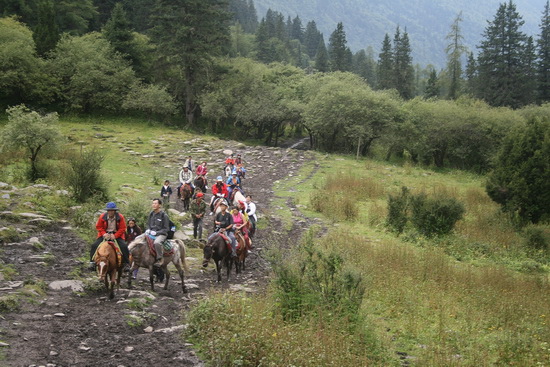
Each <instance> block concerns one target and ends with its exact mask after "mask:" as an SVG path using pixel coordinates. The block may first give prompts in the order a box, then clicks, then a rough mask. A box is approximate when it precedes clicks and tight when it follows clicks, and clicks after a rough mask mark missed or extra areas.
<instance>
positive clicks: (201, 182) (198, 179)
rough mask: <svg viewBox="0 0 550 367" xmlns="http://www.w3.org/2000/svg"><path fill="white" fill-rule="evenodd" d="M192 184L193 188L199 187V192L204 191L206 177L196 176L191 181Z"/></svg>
mask: <svg viewBox="0 0 550 367" xmlns="http://www.w3.org/2000/svg"><path fill="white" fill-rule="evenodd" d="M193 185H195V190H198V189H200V190H201V192H206V189H205V186H206V179H205V178H204V177H203V176H197V177H196V178H195V180H194V181H193Z"/></svg>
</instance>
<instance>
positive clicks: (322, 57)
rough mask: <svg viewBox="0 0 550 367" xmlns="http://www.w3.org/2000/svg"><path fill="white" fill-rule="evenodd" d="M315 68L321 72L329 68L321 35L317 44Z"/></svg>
mask: <svg viewBox="0 0 550 367" xmlns="http://www.w3.org/2000/svg"><path fill="white" fill-rule="evenodd" d="M315 69H317V70H319V71H320V72H322V73H326V72H327V71H329V70H330V66H329V59H328V52H327V47H326V46H325V40H324V39H323V37H321V40H320V41H319V45H318V46H317V55H315Z"/></svg>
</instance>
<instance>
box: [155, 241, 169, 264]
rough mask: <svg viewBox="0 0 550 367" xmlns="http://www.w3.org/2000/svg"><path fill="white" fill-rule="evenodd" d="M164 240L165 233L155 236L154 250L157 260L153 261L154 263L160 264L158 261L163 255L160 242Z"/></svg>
mask: <svg viewBox="0 0 550 367" xmlns="http://www.w3.org/2000/svg"><path fill="white" fill-rule="evenodd" d="M164 241H166V236H165V235H160V236H157V237H156V238H155V243H154V245H155V251H156V252H157V261H156V262H155V264H156V265H160V262H162V258H163V257H164V248H163V247H162V244H163V243H164Z"/></svg>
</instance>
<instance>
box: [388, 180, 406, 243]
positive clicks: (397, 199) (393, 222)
mask: <svg viewBox="0 0 550 367" xmlns="http://www.w3.org/2000/svg"><path fill="white" fill-rule="evenodd" d="M409 196H410V195H409V189H407V188H406V187H402V188H401V194H399V195H395V196H394V195H389V196H388V216H387V218H386V226H387V227H389V228H390V230H391V231H393V232H396V233H397V234H398V235H399V234H401V233H403V230H404V229H405V226H406V225H407V220H408V219H407V212H408V208H409Z"/></svg>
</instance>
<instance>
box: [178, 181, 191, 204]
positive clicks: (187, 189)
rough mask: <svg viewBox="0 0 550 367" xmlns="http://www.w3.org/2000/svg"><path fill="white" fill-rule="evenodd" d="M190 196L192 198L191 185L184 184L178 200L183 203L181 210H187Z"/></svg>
mask: <svg viewBox="0 0 550 367" xmlns="http://www.w3.org/2000/svg"><path fill="white" fill-rule="evenodd" d="M191 196H193V189H191V185H189V184H186V183H184V184H183V185H181V187H180V198H181V201H182V202H183V210H184V211H188V210H189V202H190V200H191Z"/></svg>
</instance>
